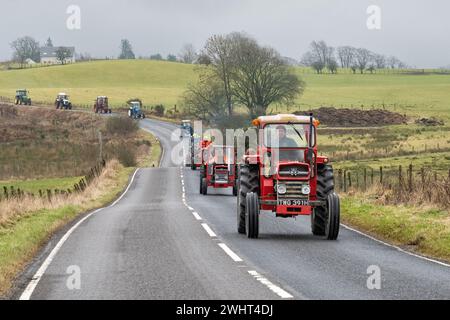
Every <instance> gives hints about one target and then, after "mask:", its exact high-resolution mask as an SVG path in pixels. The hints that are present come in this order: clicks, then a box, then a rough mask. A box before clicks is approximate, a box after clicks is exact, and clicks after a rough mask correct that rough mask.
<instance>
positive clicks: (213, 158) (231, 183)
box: [200, 144, 237, 196]
mask: <svg viewBox="0 0 450 320" xmlns="http://www.w3.org/2000/svg"><path fill="white" fill-rule="evenodd" d="M236 172H237V166H236V161H235V155H234V149H233V147H229V146H217V145H213V144H209V145H208V146H207V147H206V148H204V149H203V166H202V171H201V173H200V193H201V194H203V195H206V194H207V193H208V187H213V188H230V187H231V188H233V195H234V196H236V195H237V185H236Z"/></svg>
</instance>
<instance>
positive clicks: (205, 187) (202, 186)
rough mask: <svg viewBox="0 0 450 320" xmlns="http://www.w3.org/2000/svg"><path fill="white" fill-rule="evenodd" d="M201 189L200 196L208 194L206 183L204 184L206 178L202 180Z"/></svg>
mask: <svg viewBox="0 0 450 320" xmlns="http://www.w3.org/2000/svg"><path fill="white" fill-rule="evenodd" d="M201 188H202V195H204V196H206V195H207V194H208V183H207V182H206V178H202V183H201Z"/></svg>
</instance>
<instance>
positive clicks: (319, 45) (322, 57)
mask: <svg viewBox="0 0 450 320" xmlns="http://www.w3.org/2000/svg"><path fill="white" fill-rule="evenodd" d="M332 58H334V48H333V47H329V46H328V45H327V44H326V42H325V41H313V42H311V45H310V51H309V52H307V53H306V54H305V55H304V56H303V58H302V63H304V64H306V65H308V66H310V67H312V68H313V69H314V70H316V72H317V73H322V72H323V69H325V68H326V67H327V66H328V63H329V61H330V60H331V59H332Z"/></svg>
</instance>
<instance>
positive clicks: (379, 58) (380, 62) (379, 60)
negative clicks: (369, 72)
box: [373, 54, 386, 69]
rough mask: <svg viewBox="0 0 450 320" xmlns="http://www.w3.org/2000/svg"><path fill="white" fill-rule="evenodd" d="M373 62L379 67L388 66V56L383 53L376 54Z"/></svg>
mask: <svg viewBox="0 0 450 320" xmlns="http://www.w3.org/2000/svg"><path fill="white" fill-rule="evenodd" d="M373 62H374V63H375V66H376V68H377V69H384V68H386V57H385V56H384V55H382V54H374V55H373Z"/></svg>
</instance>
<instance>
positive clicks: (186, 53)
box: [118, 39, 198, 64]
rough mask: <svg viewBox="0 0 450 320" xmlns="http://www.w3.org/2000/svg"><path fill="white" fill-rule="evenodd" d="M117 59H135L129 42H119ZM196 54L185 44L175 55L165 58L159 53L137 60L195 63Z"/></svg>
mask: <svg viewBox="0 0 450 320" xmlns="http://www.w3.org/2000/svg"><path fill="white" fill-rule="evenodd" d="M118 58H119V59H136V55H135V54H134V51H133V47H132V45H131V42H130V41H129V40H128V39H122V40H121V42H120V54H119V57H118ZM197 58H198V54H197V52H196V50H195V48H194V46H193V45H192V44H190V43H189V44H185V45H184V46H183V47H182V48H181V51H180V53H179V54H178V56H177V55H175V54H171V53H169V54H168V55H167V57H165V58H164V57H163V56H162V55H161V54H160V53H155V54H151V55H149V56H139V57H137V59H149V60H165V61H171V62H183V63H190V64H192V63H195V62H196V61H197Z"/></svg>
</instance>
